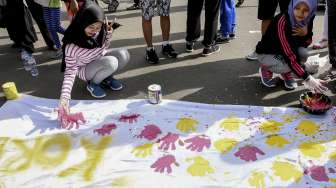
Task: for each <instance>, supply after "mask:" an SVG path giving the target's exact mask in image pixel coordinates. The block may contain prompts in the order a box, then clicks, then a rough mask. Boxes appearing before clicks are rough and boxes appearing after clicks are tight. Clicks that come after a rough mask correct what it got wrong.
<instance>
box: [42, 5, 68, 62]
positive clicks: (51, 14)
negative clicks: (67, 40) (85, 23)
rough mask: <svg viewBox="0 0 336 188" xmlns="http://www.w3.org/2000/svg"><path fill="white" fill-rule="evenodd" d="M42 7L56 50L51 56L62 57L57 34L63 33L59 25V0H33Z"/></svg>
mask: <svg viewBox="0 0 336 188" xmlns="http://www.w3.org/2000/svg"><path fill="white" fill-rule="evenodd" d="M35 1H36V2H37V3H39V4H40V5H41V6H42V7H43V18H44V21H45V23H46V25H47V27H48V30H49V32H50V34H51V36H52V39H53V41H54V44H55V47H56V52H55V54H54V55H53V56H52V58H54V59H58V58H61V57H62V45H61V42H60V40H59V37H58V34H57V33H61V34H64V29H63V27H62V26H61V20H60V19H61V17H60V12H61V0H35Z"/></svg>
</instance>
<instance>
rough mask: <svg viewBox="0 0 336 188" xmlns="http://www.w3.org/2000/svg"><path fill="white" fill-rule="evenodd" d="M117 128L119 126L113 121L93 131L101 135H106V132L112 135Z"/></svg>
mask: <svg viewBox="0 0 336 188" xmlns="http://www.w3.org/2000/svg"><path fill="white" fill-rule="evenodd" d="M116 128H117V126H116V124H114V123H111V124H105V125H103V126H102V127H101V128H99V129H95V130H93V132H94V133H97V134H99V135H101V136H105V134H108V135H110V134H111V131H112V129H116Z"/></svg>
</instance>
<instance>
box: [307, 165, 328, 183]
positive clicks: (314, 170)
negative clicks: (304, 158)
mask: <svg viewBox="0 0 336 188" xmlns="http://www.w3.org/2000/svg"><path fill="white" fill-rule="evenodd" d="M304 173H305V174H310V177H311V178H312V179H313V180H316V181H325V182H328V181H329V177H328V176H327V173H326V169H325V168H324V166H316V165H313V166H311V167H309V168H308V169H305V170H304Z"/></svg>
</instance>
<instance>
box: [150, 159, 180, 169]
mask: <svg viewBox="0 0 336 188" xmlns="http://www.w3.org/2000/svg"><path fill="white" fill-rule="evenodd" d="M173 163H174V164H175V165H176V166H179V164H178V163H177V162H176V159H175V157H174V156H173V155H166V156H163V157H161V158H159V159H158V160H156V161H155V163H154V164H152V165H151V168H155V172H160V173H164V171H165V169H167V172H168V173H171V172H172V168H171V165H172V164H173Z"/></svg>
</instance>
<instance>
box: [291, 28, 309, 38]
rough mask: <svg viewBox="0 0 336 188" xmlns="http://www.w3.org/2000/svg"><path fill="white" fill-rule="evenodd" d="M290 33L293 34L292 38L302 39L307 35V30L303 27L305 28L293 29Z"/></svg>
mask: <svg viewBox="0 0 336 188" xmlns="http://www.w3.org/2000/svg"><path fill="white" fill-rule="evenodd" d="M292 32H293V36H300V37H304V36H306V35H307V34H308V28H307V26H305V27H295V28H294V29H292Z"/></svg>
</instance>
